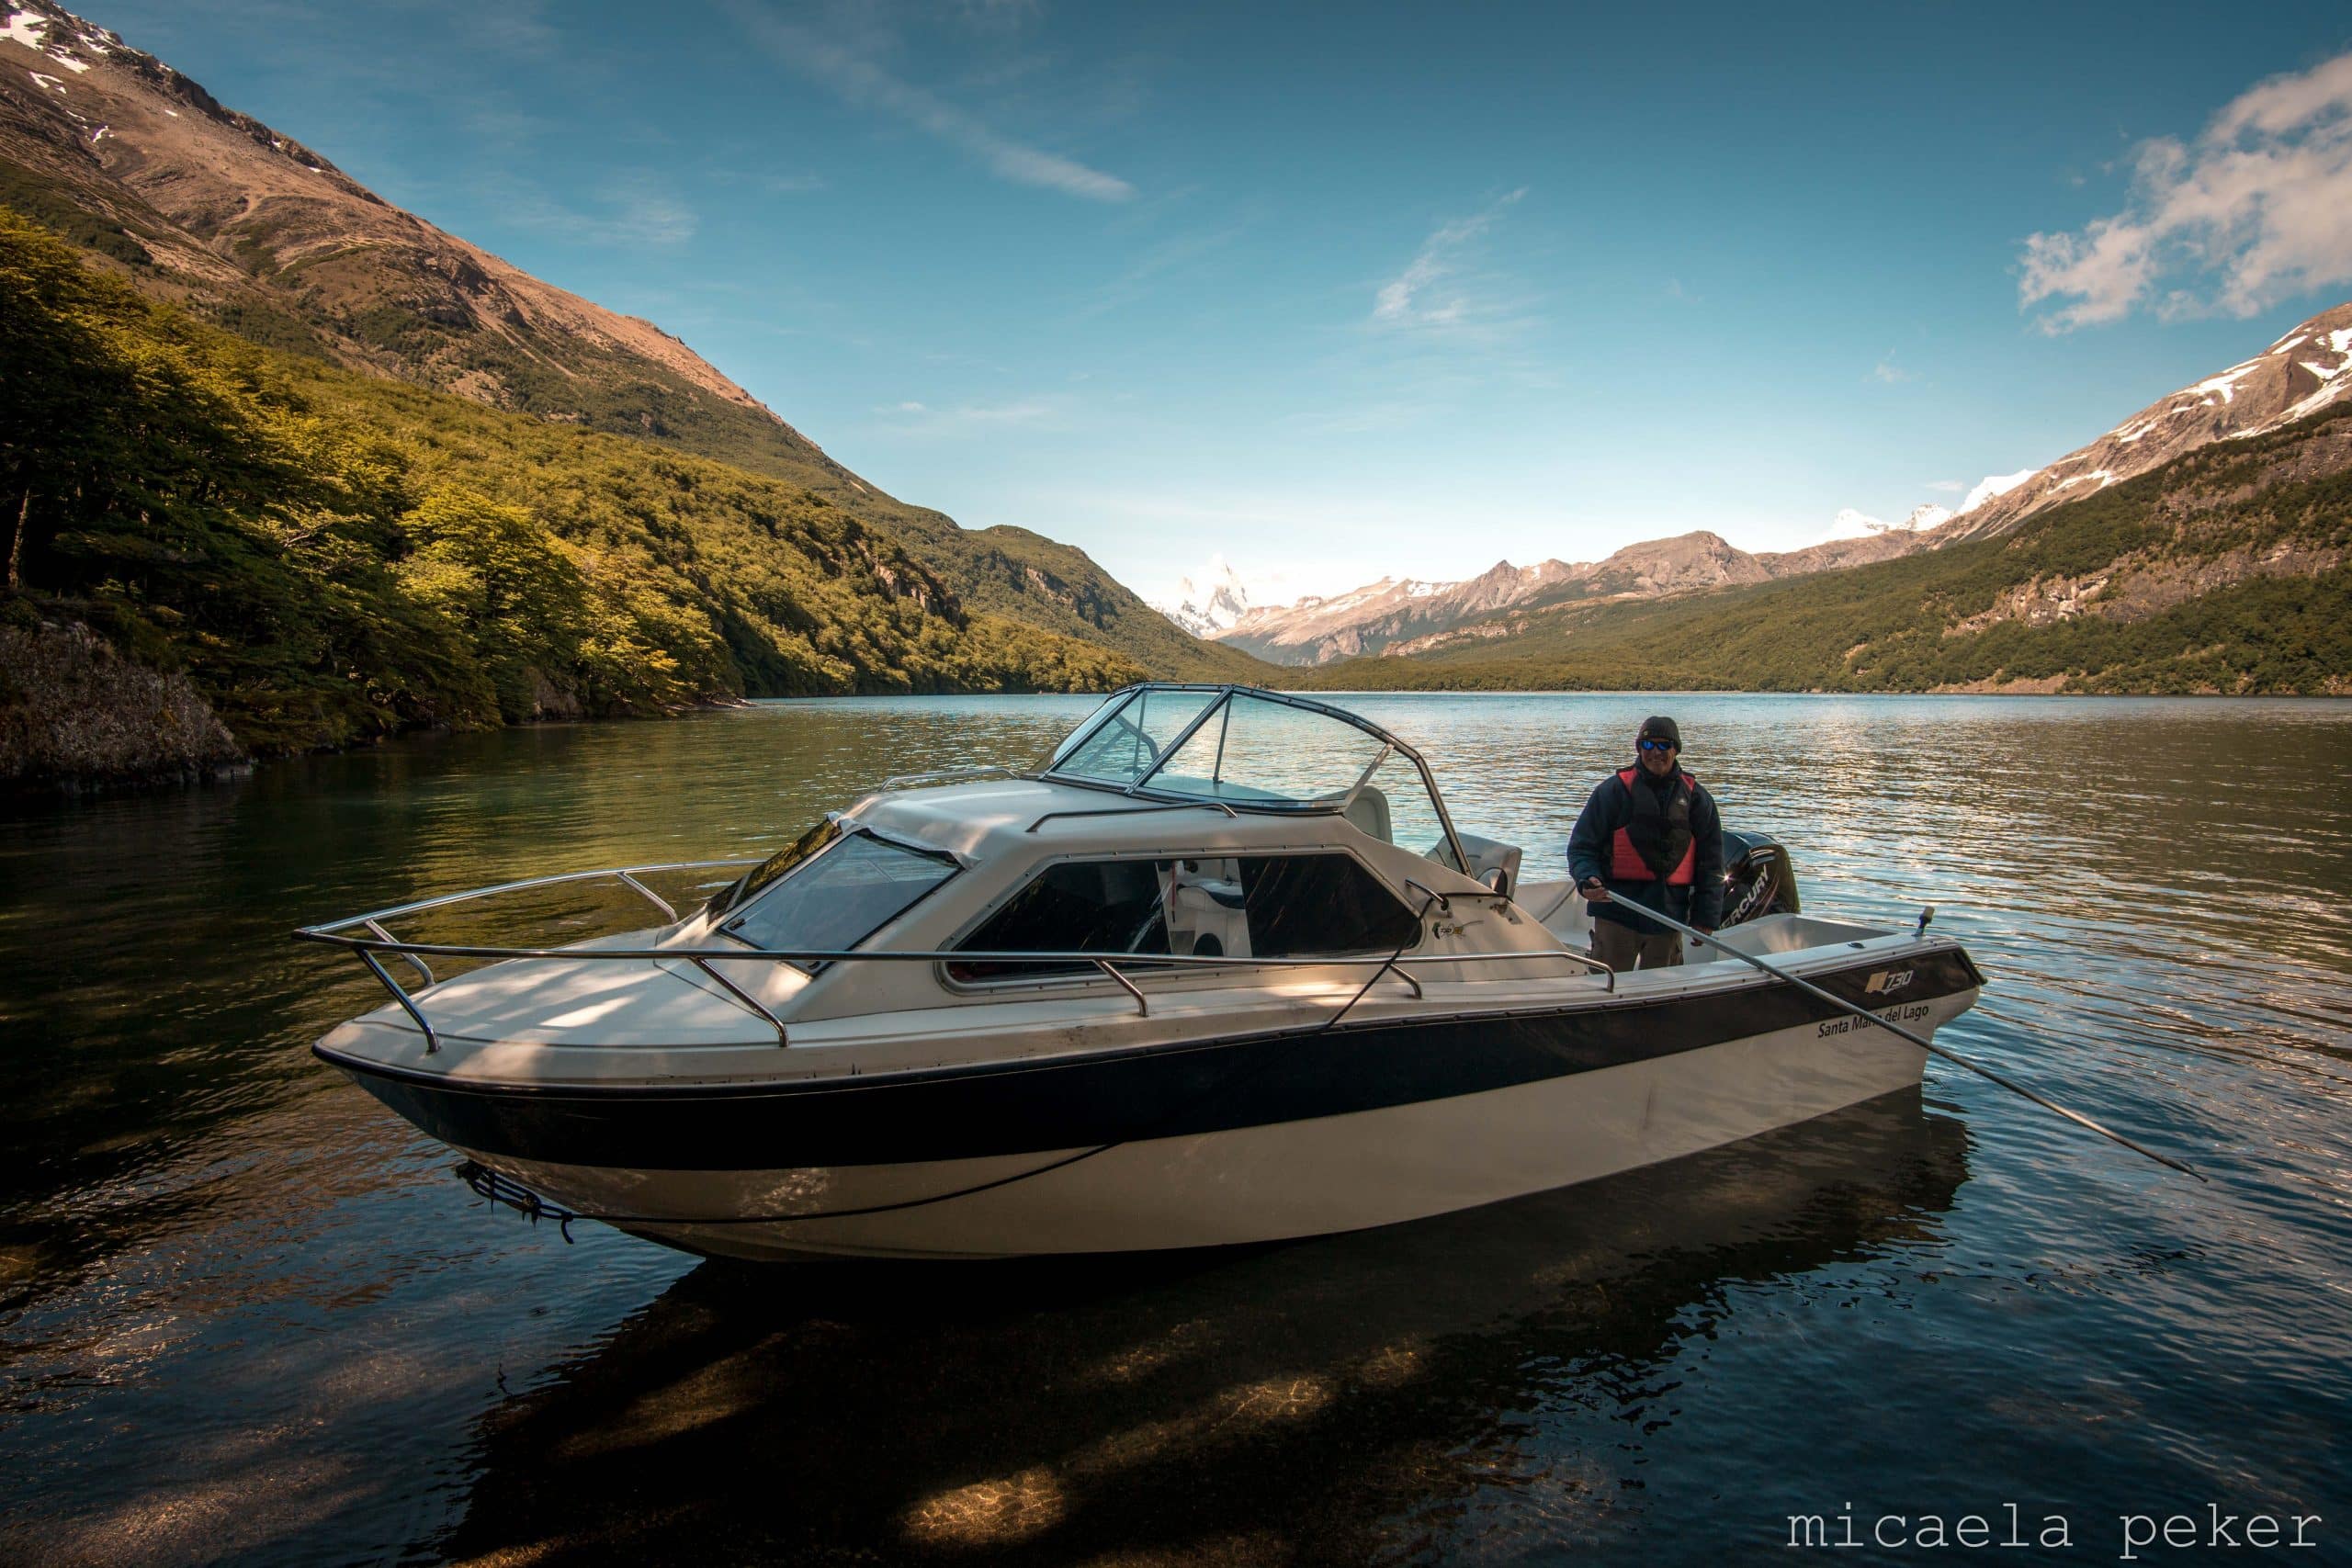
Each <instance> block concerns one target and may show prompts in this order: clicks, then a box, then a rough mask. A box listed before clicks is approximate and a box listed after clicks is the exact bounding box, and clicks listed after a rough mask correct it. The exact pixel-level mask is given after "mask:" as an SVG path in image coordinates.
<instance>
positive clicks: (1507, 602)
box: [1203, 304, 2352, 681]
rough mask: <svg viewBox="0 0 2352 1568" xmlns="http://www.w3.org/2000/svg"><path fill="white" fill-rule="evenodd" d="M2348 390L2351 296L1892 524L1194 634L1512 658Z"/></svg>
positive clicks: (1951, 526) (1716, 540) (1541, 573)
mask: <svg viewBox="0 0 2352 1568" xmlns="http://www.w3.org/2000/svg"><path fill="white" fill-rule="evenodd" d="M2347 391H2352V304H2346V305H2340V306H2337V307H2336V308H2335V309H2334V310H2326V311H2323V312H2322V313H2321V314H2319V315H2317V316H2314V317H2312V319H2311V320H2309V321H2305V322H2303V323H2302V324H2301V326H2298V327H2296V328H2295V329H2294V330H2293V331H2291V332H2289V333H2285V334H2284V335H2283V336H2281V337H2280V338H2279V339H2278V341H2277V342H2275V343H2273V344H2271V345H2270V346H2269V347H2268V348H2267V349H2266V350H2264V351H2263V353H2261V354H2260V355H2256V356H2255V357H2254V358H2252V359H2248V360H2245V361H2243V362H2241V363H2239V364H2237V365H2233V366H2232V367H2229V368H2228V369H2227V370H2224V371H2222V372H2221V373H2219V374H2218V375H2214V376H2210V377H2207V378H2204V379H2203V380H2200V381H2199V382H2197V383H2196V384H2194V385H2192V386H2188V387H2185V388H2183V389H2180V390H2179V391H2177V392H2175V393H2173V394H2172V395H2171V396H2169V397H2167V398H2164V399H2162V400H2159V401H2157V402H2155V403H2153V404H2151V405H2150V406H2149V407H2147V408H2145V409H2143V410H2141V411H2140V412H2138V413H2136V414H2134V415H2132V416H2131V418H2130V419H2128V420H2126V421H2124V422H2123V423H2121V424H2120V425H2118V426H2116V427H2115V429H2113V430H2111V431H2109V432H2108V434H2105V435H2103V436H2101V437H2099V438H2098V440H2097V441H2094V442H2092V443H2091V444H2090V445H2088V446H2084V447H2081V448H2080V449H2078V450H2076V451H2075V452H2072V453H2069V454H2068V455H2067V456H2065V457H2061V458H2060V459H2058V460H2057V461H2056V462H2054V463H2052V464H2050V465H2049V466H2048V467H2046V468H2025V469H2020V470H2018V472H2016V473H2011V474H1996V475H1992V476H1990V477H1988V478H1986V479H1985V480H1984V481H1983V482H1981V483H1980V484H1978V485H1977V486H1976V487H1975V488H1974V489H1973V490H1972V491H1970V492H1969V493H1968V495H1967V497H1966V498H1965V499H1964V500H1963V501H1962V504H1961V506H1960V507H1959V509H1958V510H1957V511H1956V512H1955V511H1950V510H1947V509H1946V508H1944V507H1941V506H1937V505H1932V504H1930V505H1923V506H1919V507H1917V508H1915V509H1914V510H1913V511H1912V512H1911V513H1910V514H1909V515H1908V516H1907V517H1905V518H1904V519H1903V520H1902V521H1901V522H1899V523H1885V522H1882V521H1880V520H1879V519H1877V518H1875V517H1871V516H1867V515H1865V514H1864V513H1860V512H1857V511H1854V510H1852V509H1850V508H1849V509H1848V510H1846V511H1842V512H1840V513H1838V515H1837V517H1836V519H1834V520H1833V522H1832V524H1831V525H1830V528H1829V531H1828V534H1827V535H1826V537H1825V538H1824V539H1823V540H1822V541H1821V542H1819V543H1817V544H1815V545H1810V546H1807V547H1804V548H1803V549H1797V550H1786V551H1779V552H1766V553H1761V554H1755V555H1751V554H1749V553H1748V552H1747V551H1745V550H1741V549H1739V548H1738V547H1736V546H1734V545H1732V544H1730V543H1729V542H1728V541H1726V540H1725V539H1724V538H1723V537H1722V536H1720V535H1716V534H1713V533H1708V532H1704V531H1701V532H1696V533H1691V534H1685V535H1681V536H1678V537H1675V538H1671V539H1652V540H1645V541H1644V542H1643V543H1641V544H1637V545H1629V546H1627V547H1625V548H1624V549H1622V550H1620V551H1618V552H1617V553H1616V554H1615V555H1612V556H1611V557H1610V558H1608V559H1606V560H1602V561H1596V562H1579V563H1576V564H1574V565H1571V564H1568V563H1566V562H1563V561H1558V560H1548V561H1544V562H1543V563H1541V564H1540V565H1537V566H1533V567H1527V568H1523V569H1522V568H1515V567H1513V566H1511V565H1510V562H1508V561H1505V562H1502V563H1500V564H1498V565H1497V566H1495V567H1494V568H1492V569H1490V570H1487V572H1485V573H1484V574H1482V575H1480V576H1478V577H1476V578H1473V579H1470V580H1469V581H1465V582H1433V583H1432V582H1412V583H1400V582H1396V581H1391V580H1389V579H1385V578H1384V579H1382V580H1381V581H1378V582H1375V583H1371V584H1368V585H1366V586H1365V587H1363V588H1360V589H1357V590H1355V591H1354V592H1351V593H1345V594H1340V595H1338V596H1337V597H1334V598H1330V599H1306V600H1301V601H1300V602H1299V603H1298V604H1293V605H1287V606H1272V605H1267V606H1260V607H1258V608H1256V609H1253V610H1251V611H1250V614H1249V615H1245V616H1243V617H1242V618H1241V619H1240V620H1239V621H1238V622H1237V623H1235V624H1234V625H1233V626H1231V627H1230V628H1229V629H1227V630H1226V631H1223V632H1221V633H1206V634H1203V635H1213V636H1217V637H1220V638H1221V640H1223V641H1225V642H1227V643H1230V644H1233V645H1236V646H1238V647H1240V648H1244V649H1248V650H1249V651H1250V652H1251V653H1253V654H1256V655H1257V656H1258V657H1260V658H1261V659H1265V660H1270V661H1272V662H1274V663H1278V664H1288V665H1294V666H1300V665H1305V666H1322V665H1328V664H1331V663H1334V662H1336V661H1339V660H1351V659H1358V658H1363V657H1364V656H1366V655H1372V654H1382V655H1385V656H1388V657H1390V658H1400V659H1415V658H1423V657H1429V656H1432V655H1438V654H1442V653H1445V652H1447V651H1448V650H1456V651H1461V652H1462V653H1463V656H1464V657H1467V658H1473V659H1478V660H1490V659H1495V658H1501V657H1517V656H1519V653H1520V651H1521V650H1520V649H1519V646H1518V642H1517V640H1516V639H1519V638H1521V637H1525V636H1528V635H1531V634H1536V633H1543V632H1544V630H1545V628H1546V627H1548V626H1551V625H1552V624H1553V623H1552V622H1550V621H1547V620H1546V619H1545V618H1544V617H1546V616H1547V615H1550V614H1551V613H1552V612H1555V611H1557V610H1561V609H1562V608H1563V607H1565V606H1570V605H1576V604H1589V603H1591V602H1593V601H1596V600H1621V599H1623V600H1643V599H1655V598H1660V597H1665V596H1670V595H1675V594H1681V593H1689V592H1698V591H1702V590H1707V589H1716V588H1728V587H1734V586H1736V585H1739V584H1743V583H1758V582H1768V581H1779V580H1781V579H1786V578H1794V577H1804V576H1810V575H1813V574H1816V573H1821V572H1836V571H1842V570H1848V569H1851V568H1856V567H1861V566H1867V565H1871V564H1873V563H1875V562H1880V561H1887V560H1893V559H1896V558H1901V557H1904V556H1908V555H1913V554H1916V553H1918V552H1920V551H1926V550H1940V549H1945V548H1949V547H1951V546H1953V545H1956V544H1960V543H1962V542H1965V541H1968V540H1972V539H1983V538H1989V537H1994V536H2001V535H2005V534H2007V533H2010V532H2012V531H2014V530H2015V529H2016V528H2018V526H2019V525H2021V524H2022V523H2023V522H2024V521H2025V520H2026V519H2028V518H2030V517H2032V516H2035V515H2037V514H2038V513H2041V512H2043V511H2046V510H2047V509H2049V508H2051V507H2053V506H2062V505H2065V504H2068V503H2070V502H2076V501H2080V500H2081V499H2083V498H2084V497H2085V496H2086V495H2092V494H2097V493H2098V492H2099V491H2103V490H2106V489H2108V488H2109V487H2111V486H2114V485H2116V484H2119V483H2122V482H2125V481H2127V480H2129V479H2133V478H2136V477H2138V476H2139V475H2142V474H2144V473H2148V472H2151V471H2154V469H2156V468H2161V467H2163V466H2164V465H2165V464H2166V463H2169V462H2171V461H2172V460H2174V459H2176V458H2178V457H2182V456H2184V455H2186V454H2188V453H2190V452H2194V451H2196V450H2199V448H2201V447H2204V446H2209V445H2211V444H2212V443H2215V442H2222V441H2246V440H2252V439H2255V438H2257V437H2261V436H2266V435H2268V434H2273V433H2276V432H2278V431H2280V430H2284V429H2287V428H2289V427H2290V426H2292V425H2294V424H2295V423H2298V422H2300V421H2305V420H2309V419H2310V418H2312V416H2313V415H2315V414H2318V413H2320V412H2324V411H2325V410H2327V409H2329V408H2331V407H2334V406H2335V405H2336V403H2337V401H2338V400H2341V399H2344V398H2345V395H2346V392H2347ZM1381 679H1382V680H1384V681H1385V680H1390V679H1395V678H1394V677H1389V676H1383V677H1381Z"/></svg>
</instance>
